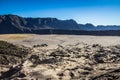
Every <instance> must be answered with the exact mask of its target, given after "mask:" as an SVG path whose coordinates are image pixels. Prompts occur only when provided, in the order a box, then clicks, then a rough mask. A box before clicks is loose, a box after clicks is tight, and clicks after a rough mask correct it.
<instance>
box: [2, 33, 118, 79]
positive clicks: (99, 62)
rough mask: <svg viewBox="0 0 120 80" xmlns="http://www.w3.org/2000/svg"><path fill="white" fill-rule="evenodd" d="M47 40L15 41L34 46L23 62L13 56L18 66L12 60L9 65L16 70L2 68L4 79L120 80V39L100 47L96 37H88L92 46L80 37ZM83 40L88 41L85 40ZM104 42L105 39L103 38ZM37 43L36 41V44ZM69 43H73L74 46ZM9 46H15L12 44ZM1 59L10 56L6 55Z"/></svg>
mask: <svg viewBox="0 0 120 80" xmlns="http://www.w3.org/2000/svg"><path fill="white" fill-rule="evenodd" d="M37 36H38V35H37ZM51 36H52V35H51ZM47 37H48V36H47ZM47 37H46V36H42V37H41V38H40V36H39V37H37V39H36V38H34V39H32V38H31V40H30V39H29V40H27V39H24V40H17V41H18V42H22V41H23V43H20V44H18V42H17V41H15V40H14V42H15V43H14V44H16V43H17V45H21V44H22V45H24V43H25V41H29V42H28V43H31V44H32V45H31V46H30V47H29V48H28V46H29V45H28V46H27V48H26V47H24V48H25V50H26V49H27V50H28V51H29V52H26V53H25V55H26V56H24V57H23V58H19V57H18V58H19V59H18V60H19V61H18V60H16V57H17V56H11V55H10V57H12V58H13V59H14V60H15V61H16V63H12V61H10V60H9V58H8V61H9V63H11V64H14V66H11V65H10V64H8V65H3V64H0V67H1V68H2V69H1V70H0V71H2V72H1V77H0V78H1V79H3V80H4V79H18V80H21V79H26V80H30V79H34V80H120V45H119V44H118V43H117V42H118V41H119V37H118V38H116V39H115V37H113V39H114V40H113V39H112V37H109V38H108V39H110V38H111V40H112V41H111V42H113V43H116V44H114V45H111V43H109V45H108V43H106V44H105V45H102V44H104V42H101V44H97V43H96V44H95V42H98V43H100V42H99V41H98V37H97V36H96V38H97V39H95V36H94V37H93V36H91V37H90V36H88V37H87V38H89V41H91V39H92V40H94V41H93V43H91V44H89V41H87V40H86V43H85V42H84V41H83V42H80V40H79V39H81V38H80V37H76V36H68V37H69V38H68V37H65V36H64V37H61V36H59V37H57V36H55V35H54V39H53V36H52V37H48V38H47ZM60 37H61V38H60ZM70 37H72V38H73V37H74V40H75V42H74V41H72V40H73V39H72V38H71V40H70ZM82 37H83V38H84V36H82ZM38 38H39V39H38ZM67 38H68V39H67ZM83 38H82V39H83ZM93 38H94V39H93ZM106 38H107V37H106ZM44 39H45V40H46V41H45V40H44ZM84 39H85V38H84ZM102 39H104V38H103V37H102ZM34 40H36V41H35V42H34ZM42 40H43V41H42ZM51 40H53V42H52V41H51ZM57 40H59V41H57ZM61 40H62V41H61ZM67 40H70V41H71V43H70V42H69V41H68V42H67ZM40 41H42V42H40ZM54 41H55V42H54ZM81 41H82V40H81ZM103 41H105V39H104V40H103ZM9 42H12V43H13V41H12V40H11V41H10V40H9ZM45 42H46V43H45ZM108 42H110V41H108ZM28 43H26V44H28ZM33 43H35V44H33ZM38 43H39V44H38ZM56 43H58V44H56ZM60 43H61V44H60ZM26 44H25V45H26ZM37 44H38V45H37ZM51 44H53V45H51ZM25 45H24V46H25ZM54 45H55V46H54ZM19 47H20V46H19ZM19 47H17V48H19ZM11 50H12V49H11ZM0 55H2V56H6V55H4V54H2V53H1V54H0ZM3 58H4V57H3ZM0 59H2V58H0Z"/></svg>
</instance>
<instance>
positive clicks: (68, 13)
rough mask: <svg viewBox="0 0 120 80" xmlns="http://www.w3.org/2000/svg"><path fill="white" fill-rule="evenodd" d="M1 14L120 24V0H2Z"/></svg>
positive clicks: (96, 23)
mask: <svg viewBox="0 0 120 80" xmlns="http://www.w3.org/2000/svg"><path fill="white" fill-rule="evenodd" d="M0 14H2V15H3V14H16V15H19V16H23V17H56V18H59V19H62V20H65V19H74V20H76V21H77V22H78V23H82V24H85V23H92V24H94V25H120V0H0Z"/></svg>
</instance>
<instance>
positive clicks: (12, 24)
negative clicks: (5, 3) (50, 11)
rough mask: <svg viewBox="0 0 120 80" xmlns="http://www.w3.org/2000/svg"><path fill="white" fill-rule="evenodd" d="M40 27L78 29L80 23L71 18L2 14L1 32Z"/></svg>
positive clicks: (23, 30)
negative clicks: (59, 18)
mask: <svg viewBox="0 0 120 80" xmlns="http://www.w3.org/2000/svg"><path fill="white" fill-rule="evenodd" d="M39 29H64V30H78V29H79V26H78V24H77V23H76V22H75V21H74V20H72V19H70V20H58V19H56V18H23V17H19V16H17V15H10V14H9V15H2V16H0V33H16V32H18V33H21V32H31V30H39Z"/></svg>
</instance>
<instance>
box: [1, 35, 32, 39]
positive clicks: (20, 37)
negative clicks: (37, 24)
mask: <svg viewBox="0 0 120 80" xmlns="http://www.w3.org/2000/svg"><path fill="white" fill-rule="evenodd" d="M32 36H33V35H32V34H2V35H0V40H26V39H30V38H32Z"/></svg>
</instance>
